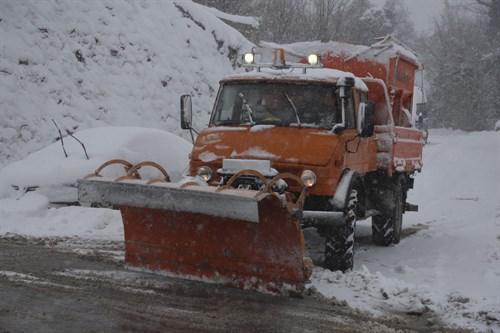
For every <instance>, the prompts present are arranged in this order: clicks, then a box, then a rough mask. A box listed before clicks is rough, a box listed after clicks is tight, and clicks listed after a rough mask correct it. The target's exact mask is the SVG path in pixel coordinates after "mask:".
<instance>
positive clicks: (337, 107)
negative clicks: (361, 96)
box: [208, 79, 341, 130]
mask: <svg viewBox="0 0 500 333" xmlns="http://www.w3.org/2000/svg"><path fill="white" fill-rule="evenodd" d="M252 85H255V86H257V85H263V86H266V87H265V89H267V88H275V89H276V88H278V90H277V91H278V92H277V93H276V95H278V94H281V96H282V97H283V98H284V100H285V101H284V104H286V105H287V106H289V107H290V109H289V111H286V112H287V113H288V112H289V115H287V116H289V117H290V119H293V121H272V120H263V119H258V120H257V119H253V121H243V120H241V119H239V120H235V119H227V120H226V121H224V120H220V117H221V115H220V113H221V112H222V107H223V106H222V105H221V99H222V94H223V92H224V89H227V88H228V86H230V87H237V86H241V87H245V86H248V87H251V86H252ZM280 87H282V88H283V89H279V88H280ZM303 87H307V88H306V89H303ZM290 88H292V89H295V90H294V91H295V94H292V95H289V94H290V91H289V89H290ZM318 88H320V89H322V90H323V92H324V95H323V94H322V93H323V92H322V91H318ZM336 90H337V85H336V82H332V81H311V80H307V81H305V80H304V81H298V80H286V81H278V80H262V79H260V80H252V79H245V80H228V81H221V82H220V87H219V91H218V93H217V97H216V100H215V103H214V106H213V109H212V113H211V116H210V122H209V124H208V126H209V127H213V126H254V125H275V126H282V127H307V128H318V129H328V130H331V129H332V128H333V126H334V125H335V124H337V123H339V122H340V113H341V101H340V98H339V97H338V95H337V93H336ZM301 91H304V93H303V94H304V96H305V95H306V94H307V93H306V91H307V92H309V93H310V94H313V95H314V94H315V96H314V97H316V99H315V102H311V101H310V102H309V104H308V107H307V106H306V107H304V106H303V109H302V110H300V111H301V112H300V118H299V114H298V111H297V110H299V107H296V105H295V104H296V102H294V101H293V99H294V97H300V96H302V95H300V94H299V95H298V94H297V92H301ZM235 94H236V95H240V94H241V93H238V92H235ZM233 95H234V94H233ZM304 96H302V97H304ZM320 97H324V98H329V99H330V100H331V101H333V102H331V103H334V104H333V106H328V107H326V106H322V107H323V108H327V109H325V110H328V111H327V112H326V113H328V117H329V118H331V119H332V120H331V121H329V122H328V121H326V122H321V121H316V122H311V121H307V120H306V119H305V118H304V116H305V115H306V113H307V114H311V113H313V112H315V111H313V109H314V108H318V107H319V103H317V101H318V98H320ZM240 98H241V101H240V102H241V103H242V106H243V108H246V106H245V104H244V103H248V107H249V108H250V109H251V110H252V113H253V112H254V111H255V110H253V108H254V106H252V105H250V104H251V103H249V102H247V100H246V98H247V96H244V95H243V97H241V95H240ZM288 98H290V100H288ZM290 102H291V103H290ZM233 103H234V104H233V108H235V107H236V105H237V104H236V101H234V100H233ZM238 107H239V105H238ZM232 112H233V113H232V114H231V115H232V116H233V118H234V112H236V111H232ZM239 112H245V111H239ZM282 112H285V111H284V110H282ZM330 113H331V114H330ZM322 114H325V112H323V113H322ZM313 115H314V116H316V117H319V113H318V114H313ZM218 117H219V119H217V118H218Z"/></svg>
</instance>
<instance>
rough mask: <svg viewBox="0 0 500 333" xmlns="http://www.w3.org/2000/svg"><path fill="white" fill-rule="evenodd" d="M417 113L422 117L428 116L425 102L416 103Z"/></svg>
mask: <svg viewBox="0 0 500 333" xmlns="http://www.w3.org/2000/svg"><path fill="white" fill-rule="evenodd" d="M417 114H418V115H422V118H427V117H428V115H427V114H428V109H427V103H417Z"/></svg>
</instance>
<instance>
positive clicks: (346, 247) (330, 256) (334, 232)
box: [323, 189, 358, 272]
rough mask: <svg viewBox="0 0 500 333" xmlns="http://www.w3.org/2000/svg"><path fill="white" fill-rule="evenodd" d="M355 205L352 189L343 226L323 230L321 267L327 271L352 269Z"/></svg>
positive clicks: (355, 196) (354, 193)
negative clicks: (323, 246) (323, 252)
mask: <svg viewBox="0 0 500 333" xmlns="http://www.w3.org/2000/svg"><path fill="white" fill-rule="evenodd" d="M357 203H358V197H357V191H356V190H354V189H352V190H351V192H350V194H349V202H348V204H347V207H346V210H345V212H344V216H345V223H344V225H343V226H341V227H337V226H336V227H328V228H326V230H324V232H325V238H326V244H325V260H324V263H323V265H324V267H325V268H328V269H329V270H332V271H343V272H345V271H346V270H349V269H352V268H353V265H354V261H353V259H354V231H355V230H356V207H357Z"/></svg>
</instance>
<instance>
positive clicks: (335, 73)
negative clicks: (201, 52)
mask: <svg viewBox="0 0 500 333" xmlns="http://www.w3.org/2000/svg"><path fill="white" fill-rule="evenodd" d="M347 77H352V78H354V87H355V88H356V89H358V90H361V91H368V87H367V86H366V84H365V83H364V82H363V80H361V79H360V78H358V77H356V76H354V74H352V73H349V72H344V71H340V70H337V69H330V68H308V69H307V71H306V73H305V74H304V73H302V69H300V68H291V69H283V70H276V69H270V68H261V69H260V72H257V71H255V70H254V71H252V72H247V73H241V74H233V75H230V76H227V77H225V78H224V79H223V80H222V81H227V80H262V81H265V80H290V81H322V82H331V83H336V82H337V81H338V80H339V79H345V78H347Z"/></svg>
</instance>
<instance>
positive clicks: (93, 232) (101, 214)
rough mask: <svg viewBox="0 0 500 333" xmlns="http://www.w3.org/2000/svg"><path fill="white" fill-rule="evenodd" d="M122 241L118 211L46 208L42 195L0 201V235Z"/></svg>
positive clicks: (45, 198) (46, 203) (121, 226)
mask: <svg viewBox="0 0 500 333" xmlns="http://www.w3.org/2000/svg"><path fill="white" fill-rule="evenodd" d="M9 234H17V235H26V236H32V237H78V238H83V239H105V240H116V241H122V240H123V224H122V221H121V215H120V211H118V210H111V209H105V208H85V207H62V208H49V207H48V200H47V197H46V196H43V195H40V194H38V193H36V191H35V192H29V193H26V195H24V196H23V197H21V198H20V199H14V198H5V199H0V235H4V236H8V235H9Z"/></svg>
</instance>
